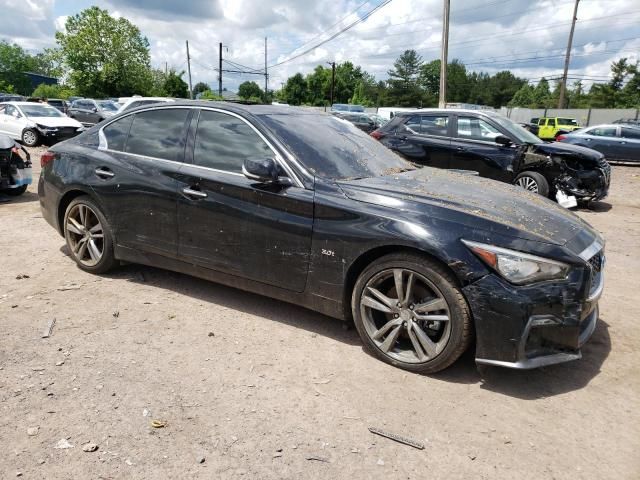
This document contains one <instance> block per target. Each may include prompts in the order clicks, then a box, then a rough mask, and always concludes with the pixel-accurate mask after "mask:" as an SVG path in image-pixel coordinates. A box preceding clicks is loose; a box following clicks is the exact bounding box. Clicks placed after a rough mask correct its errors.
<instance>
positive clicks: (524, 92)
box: [507, 83, 535, 108]
mask: <svg viewBox="0 0 640 480" xmlns="http://www.w3.org/2000/svg"><path fill="white" fill-rule="evenodd" d="M534 104H535V99H534V94H533V87H532V86H531V85H529V84H528V83H525V84H524V85H522V87H520V89H519V90H518V91H517V92H516V93H515V94H514V95H513V97H512V98H511V100H510V101H509V103H508V104H507V105H508V106H510V107H524V108H530V107H532V106H533V105H534Z"/></svg>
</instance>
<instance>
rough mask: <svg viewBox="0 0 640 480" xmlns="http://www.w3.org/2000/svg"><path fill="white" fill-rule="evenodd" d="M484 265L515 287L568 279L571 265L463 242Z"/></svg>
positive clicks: (513, 251)
mask: <svg viewBox="0 0 640 480" xmlns="http://www.w3.org/2000/svg"><path fill="white" fill-rule="evenodd" d="M462 243H464V244H465V245H466V246H467V247H469V249H471V251H472V252H473V253H475V254H476V255H477V256H478V257H479V258H480V259H481V260H482V261H483V262H484V263H486V264H487V265H489V266H490V267H491V268H493V269H494V270H495V271H496V272H498V273H499V274H500V275H501V276H502V277H503V278H505V279H506V280H508V281H509V282H511V283H513V284H515V285H526V284H529V283H535V282H542V281H544V280H561V279H565V278H567V275H568V274H569V265H567V264H565V263H562V262H557V261H555V260H550V259H548V258H542V257H536V256H535V255H529V254H526V253H522V252H516V251H515V250H509V249H506V248H500V247H494V246H493V245H485V244H484V243H477V242H471V241H468V240H462Z"/></svg>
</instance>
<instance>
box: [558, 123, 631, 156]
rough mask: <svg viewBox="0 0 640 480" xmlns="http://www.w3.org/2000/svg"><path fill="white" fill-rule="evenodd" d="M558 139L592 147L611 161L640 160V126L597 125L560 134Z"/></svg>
mask: <svg viewBox="0 0 640 480" xmlns="http://www.w3.org/2000/svg"><path fill="white" fill-rule="evenodd" d="M556 140H558V141H560V142H564V143H572V144H574V145H580V146H582V147H588V148H592V149H594V150H597V151H599V152H601V153H603V154H604V155H605V157H606V158H607V160H610V161H614V162H615V161H620V162H640V127H635V126H632V125H620V124H618V125H616V124H610V125H596V126H594V127H587V128H583V129H580V130H576V131H574V132H571V133H567V134H565V135H559V136H558V138H557V139H556Z"/></svg>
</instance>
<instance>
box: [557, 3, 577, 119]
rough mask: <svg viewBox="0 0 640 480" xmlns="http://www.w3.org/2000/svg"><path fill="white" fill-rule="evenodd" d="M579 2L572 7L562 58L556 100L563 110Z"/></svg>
mask: <svg viewBox="0 0 640 480" xmlns="http://www.w3.org/2000/svg"><path fill="white" fill-rule="evenodd" d="M579 3H580V0H576V4H575V5H574V7H573V20H572V21H571V31H570V32H569V43H567V54H566V55H565V57H564V73H563V74H562V83H561V84H560V98H558V108H564V95H565V91H566V89H567V75H568V73H569V60H570V59H571V45H572V44H573V31H574V30H575V28H576V20H578V4H579Z"/></svg>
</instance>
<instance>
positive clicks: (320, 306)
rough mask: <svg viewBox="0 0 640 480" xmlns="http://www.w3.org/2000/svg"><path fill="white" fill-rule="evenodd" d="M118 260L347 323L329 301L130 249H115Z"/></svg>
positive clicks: (336, 303)
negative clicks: (160, 269) (280, 302)
mask: <svg viewBox="0 0 640 480" xmlns="http://www.w3.org/2000/svg"><path fill="white" fill-rule="evenodd" d="M114 250H115V251H114V253H115V257H116V258H117V259H118V260H121V261H125V262H130V263H139V264H142V265H148V266H150V267H157V268H164V269H166V270H171V271H173V272H178V273H184V274H186V275H192V276H194V277H198V278H202V279H204V280H209V281H211V282H215V283H220V284H222V285H226V286H229V287H233V288H238V289H240V290H245V291H248V292H252V293H256V294H258V295H264V296H265V297H270V298H275V299H276V300H282V301H284V302H287V303H293V304H295V305H299V306H301V307H304V308H308V309H310V310H314V311H316V312H319V313H322V314H324V315H327V316H329V317H333V318H337V319H339V320H345V318H344V312H343V309H342V304H341V303H340V302H337V301H335V300H331V299H329V298H324V297H320V296H318V295H313V294H311V293H308V292H302V293H296V292H292V291H291V290H285V289H283V288H279V287H275V286H273V285H267V284H265V283H260V282H256V281H254V280H247V279H246V278H242V277H237V276H235V275H229V274H226V273H222V272H219V271H217V270H212V269H209V268H204V267H200V266H198V265H193V264H191V263H187V262H183V261H181V260H177V259H173V258H169V257H165V256H162V255H158V254H155V253H149V252H141V251H139V250H134V249H131V248H127V247H122V246H115V249H114Z"/></svg>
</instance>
